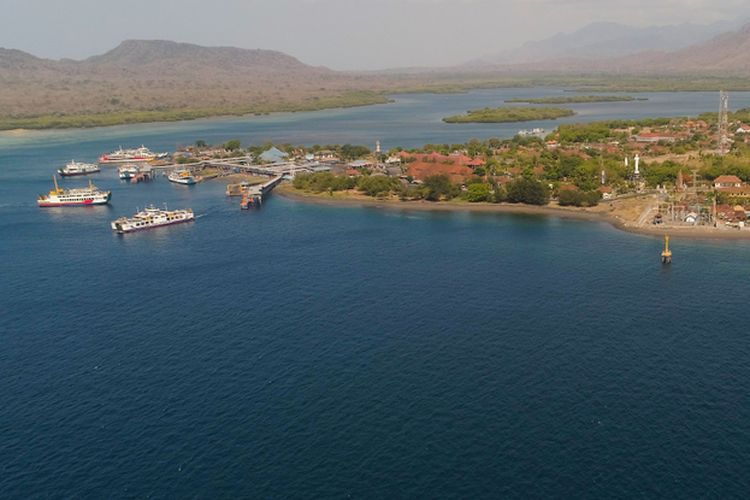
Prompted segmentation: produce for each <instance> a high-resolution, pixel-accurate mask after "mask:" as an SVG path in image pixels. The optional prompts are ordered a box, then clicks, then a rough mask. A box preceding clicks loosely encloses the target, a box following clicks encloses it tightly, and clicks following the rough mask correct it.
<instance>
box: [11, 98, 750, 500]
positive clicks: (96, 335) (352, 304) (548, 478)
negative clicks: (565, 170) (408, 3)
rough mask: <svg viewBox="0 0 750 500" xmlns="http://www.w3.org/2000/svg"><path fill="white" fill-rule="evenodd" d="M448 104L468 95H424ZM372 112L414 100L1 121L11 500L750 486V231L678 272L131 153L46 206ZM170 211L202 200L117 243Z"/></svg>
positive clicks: (543, 223)
mask: <svg viewBox="0 0 750 500" xmlns="http://www.w3.org/2000/svg"><path fill="white" fill-rule="evenodd" d="M497 92H501V91H497ZM504 92H506V93H516V94H519V93H522V92H521V91H520V90H512V91H511V90H507V91H504ZM469 96H473V97H474V99H475V102H473V103H468V104H470V105H472V106H473V105H477V104H481V103H482V102H484V101H483V99H484V98H485V96H486V93H484V92H483V93H475V94H470V95H469ZM669 96H672V98H673V99H677V100H678V101H679V99H681V98H682V97H681V96H683V94H665V95H663V96H662V97H661V98H664V99H667V100H668V98H669ZM713 97H714V96H713V95H706V97H705V103H704V104H705V106H706V107H707V109H705V110H707V111H710V110H711V109H712V107H713ZM444 98H445V99H448V100H451V99H459V98H462V99H467V98H468V97H467V96H466V95H464V96H447V97H445V96H409V97H408V98H407V99H408V100H409V101H408V102H412V101H411V100H413V101H416V102H425V100H429V99H432V100H434V101H433V102H434V103H435V106H436V107H441V106H444V107H445V106H448V105H447V104H445V102H444V101H443V100H442V99H444ZM693 98H694V99H695V96H693ZM408 102H407V103H406V104H404V103H397V104H395V105H393V108H399V109H400V110H401V111H400V112H401V114H402V116H407V115H409V113H410V111H409V110H410V109H412V108H409V104H408ZM630 104H635V105H639V104H638V103H630ZM425 106H426V105H425ZM602 106H607V107H608V106H613V104H611V103H610V104H606V105H602ZM696 106H697V105H696ZM425 109H426V107H425ZM368 112H369V113H375V114H376V115H377V114H378V113H386V112H387V113H393V114H394V116H396V114H397V113H396V111H393V110H392V108H388V106H383V107H375V108H367V109H362V110H346V111H337V112H323V113H320V114H313V115H294V117H284V118H283V120H291V121H288V122H284V121H283V120H282V118H278V117H270V118H268V122H265V121H263V120H257V119H246V121H244V122H243V121H242V120H215V121H203V122H201V123H200V124H198V123H197V122H193V123H190V124H169V125H164V126H163V129H162V128H161V127H160V126H137V127H118V128H117V129H102V130H90V131H70V132H54V133H51V132H50V133H41V134H38V135H31V136H22V137H20V138H19V137H15V136H13V137H11V136H7V135H6V136H4V137H3V139H2V140H4V141H5V143H3V142H2V141H0V255H1V256H2V258H1V259H0V279H1V280H2V281H1V283H2V287H1V288H0V374H1V376H0V497H1V498H40V497H52V498H120V497H128V498H132V497H134V498H144V497H156V498H183V497H195V498H214V497H228V498H236V497H255V498H298V497H303V498H308V497H333V498H345V497H355V498H358V497H359V498H361V497H380V498H384V497H385V498H390V497H410V498H432V497H461V498H476V497H489V498H498V497H519V498H528V497H539V496H545V497H549V496H552V497H563V498H570V497H576V498H577V497H594V498H596V497H656V496H661V497H678V498H731V497H737V498H739V497H746V496H747V494H748V492H749V491H750V476H748V474H747V471H748V470H750V329H749V328H748V321H749V320H750V313H748V286H747V284H748V283H749V282H750V266H748V259H749V258H750V242H700V241H693V242H691V241H684V240H679V239H678V240H676V241H674V252H675V262H674V264H673V265H672V266H671V267H668V268H665V267H662V266H661V265H660V263H659V252H660V247H661V241H660V240H659V239H657V238H651V237H644V236H638V235H633V234H627V233H623V232H620V231H617V230H615V229H613V228H612V227H610V226H608V225H606V224H598V223H591V222H578V221H563V220H559V219H555V218H541V217H531V216H516V215H498V214H469V213H452V214H445V213H434V214H433V213H412V212H400V211H383V210H377V209H368V208H336V207H321V206H313V205H306V204H302V203H298V202H295V201H290V200H288V199H284V198H281V197H279V196H275V197H271V198H270V199H269V201H268V203H267V204H266V205H265V206H264V207H263V209H262V210H261V211H257V212H256V211H250V212H241V211H240V210H239V208H238V206H237V203H236V200H234V201H231V202H230V201H229V200H228V199H226V198H225V196H224V185H223V184H221V183H206V184H202V185H198V186H194V187H185V186H177V185H174V184H171V183H168V182H166V181H165V180H164V179H160V180H157V181H155V182H153V183H150V184H139V185H130V184H124V183H120V181H119V180H117V179H116V175H115V169H113V168H111V167H109V168H106V169H105V170H104V171H103V173H102V174H100V175H98V176H95V177H93V178H94V179H95V181H96V183H97V184H98V185H100V186H101V187H103V188H110V189H112V190H113V193H114V194H113V201H112V205H111V206H110V207H88V208H81V209H47V210H42V209H39V208H37V207H36V206H35V197H36V195H37V194H38V193H40V192H43V191H45V190H46V189H48V188H49V185H50V184H51V178H50V177H51V174H52V172H53V171H54V169H55V168H57V167H59V166H60V165H61V163H64V162H65V161H66V160H69V159H70V158H73V157H75V158H76V159H82V160H86V159H94V158H95V157H96V156H97V155H98V154H99V153H101V152H105V151H108V150H111V149H114V148H116V147H117V146H118V145H120V143H122V145H123V146H126V147H127V146H131V145H140V143H142V142H143V143H145V144H146V145H147V146H151V147H152V148H154V149H163V148H171V147H174V145H175V144H180V143H189V142H192V141H193V140H195V139H196V138H208V139H211V140H226V139H229V138H232V137H235V136H238V135H241V134H245V135H242V138H243V141H246V144H247V143H249V142H250V141H251V140H255V139H254V138H256V137H258V134H267V136H268V138H271V139H274V138H276V135H275V134H276V131H277V130H282V129H285V127H284V125H283V123H290V124H291V125H290V126H289V127H288V129H289V130H290V131H289V132H288V134H289V135H288V136H284V139H285V140H290V141H293V142H304V143H310V142H317V141H313V140H311V137H319V136H325V137H327V136H329V135H330V137H331V142H357V140H358V139H359V138H360V137H364V136H365V135H367V136H372V137H373V138H377V136H378V135H379V133H378V130H377V125H374V126H373V127H375V128H373V129H372V130H366V131H365V130H364V129H365V128H366V124H362V125H361V127H362V131H359V130H358V128H357V127H356V126H355V125H352V131H351V134H347V132H346V130H345V129H346V126H347V124H348V123H350V122H349V119H350V117H351V116H352V115H351V114H350V113H354V114H355V115H356V114H357V113H360V114H362V115H361V116H363V117H367V116H368V115H367V113H368ZM601 112H602V113H605V111H601ZM337 113H340V120H339V121H337V120H336V119H335V116H337ZM437 114H442V112H439V113H437ZM673 114H682V113H679V112H677V111H675V113H673ZM364 119H365V118H362V120H364ZM280 120H281V121H280ZM294 120H298V121H294ZM266 123H270V124H272V126H270V125H269V127H268V128H263V127H264V126H265V125H264V124H266ZM326 123H329V124H331V125H330V126H326ZM351 123H355V122H351ZM425 123H426V124H425V125H424V127H425V128H424V129H418V128H415V129H414V130H413V133H412V135H411V136H406V137H405V141H419V140H421V139H422V137H423V135H426V134H429V133H430V127H432V126H433V125H430V124H429V123H427V122H425ZM435 126H439V127H441V125H435ZM276 127H278V128H276ZM297 129H299V130H302V132H299V133H297V132H294V130H297ZM243 130H244V131H246V132H242V131H243ZM295 134H297V135H295ZM335 134H340V138H339V139H337V140H334V139H333V137H334V135H335ZM29 137H33V138H34V139H33V140H32V139H29ZM277 140H280V139H277ZM461 140H464V137H457V138H456V139H455V140H450V141H449V142H458V141H461ZM423 142H431V141H427V140H425V141H423ZM434 142H438V141H434ZM440 142H443V141H442V140H441V141H440ZM64 182H65V184H66V185H76V184H81V183H83V182H84V181H80V180H66V181H64ZM151 202H153V203H156V204H161V203H164V202H166V203H168V204H169V206H170V207H174V208H178V207H187V206H189V207H192V208H193V209H194V210H195V211H196V213H198V214H201V215H202V216H201V217H200V218H199V219H198V220H197V221H196V222H195V223H194V224H190V225H180V226H174V227H171V228H164V229H161V230H158V231H152V232H144V233H137V234H131V235H126V236H125V237H123V236H117V235H114V234H112V233H111V231H110V229H109V221H110V220H112V219H114V218H116V217H118V216H121V215H127V214H131V213H132V212H134V211H135V209H136V207H142V206H143V205H145V204H146V203H151Z"/></svg>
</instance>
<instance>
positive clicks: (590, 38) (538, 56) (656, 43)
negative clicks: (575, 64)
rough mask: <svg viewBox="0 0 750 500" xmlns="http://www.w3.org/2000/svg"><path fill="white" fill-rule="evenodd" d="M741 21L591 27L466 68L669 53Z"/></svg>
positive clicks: (556, 36) (601, 23) (592, 25)
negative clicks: (656, 51) (653, 52)
mask: <svg viewBox="0 0 750 500" xmlns="http://www.w3.org/2000/svg"><path fill="white" fill-rule="evenodd" d="M742 25H743V21H720V22H716V23H712V24H706V25H701V24H689V23H685V24H679V25H668V26H647V27H634V26H628V25H624V24H619V23H612V22H597V23H591V24H588V25H586V26H584V27H583V28H581V29H579V30H577V31H574V32H572V33H558V34H556V35H554V36H551V37H549V38H545V39H543V40H536V41H529V42H526V43H524V44H523V45H521V46H520V47H516V48H513V49H506V50H503V51H501V52H498V53H496V54H493V55H490V56H487V57H483V58H479V59H476V60H474V61H472V62H471V63H469V64H473V65H487V64H528V63H534V62H540V61H548V60H553V59H559V58H564V59H603V58H612V57H622V56H627V55H632V54H637V53H639V52H645V51H653V50H660V51H673V50H679V49H683V48H685V47H689V46H691V45H695V44H699V43H703V42H706V41H708V40H710V39H711V38H713V37H715V36H717V35H720V34H722V33H726V32H729V31H732V30H735V29H738V28H740V27H741V26H742Z"/></svg>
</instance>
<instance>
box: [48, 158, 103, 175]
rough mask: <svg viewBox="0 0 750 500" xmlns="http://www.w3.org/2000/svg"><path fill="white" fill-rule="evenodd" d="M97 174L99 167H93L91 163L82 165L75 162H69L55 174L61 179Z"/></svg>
mask: <svg viewBox="0 0 750 500" xmlns="http://www.w3.org/2000/svg"><path fill="white" fill-rule="evenodd" d="M97 172H101V169H100V168H99V165H95V164H93V163H83V162H79V161H75V160H71V162H70V163H68V164H67V165H65V166H64V167H63V168H60V169H58V170H57V173H58V174H60V175H61V176H63V177H73V176H76V175H88V174H95V173H97Z"/></svg>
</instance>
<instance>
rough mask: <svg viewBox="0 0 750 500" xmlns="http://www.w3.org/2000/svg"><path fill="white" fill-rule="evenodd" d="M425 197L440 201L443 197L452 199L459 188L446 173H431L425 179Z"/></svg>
mask: <svg viewBox="0 0 750 500" xmlns="http://www.w3.org/2000/svg"><path fill="white" fill-rule="evenodd" d="M424 188H425V192H426V194H425V199H427V200H430V201H439V200H440V199H441V198H445V199H447V200H450V199H451V198H453V197H454V196H456V193H457V191H458V189H457V188H456V186H454V185H453V183H452V182H451V180H450V177H448V176H447V175H445V174H439V175H431V176H429V177H427V178H426V179H425V180H424Z"/></svg>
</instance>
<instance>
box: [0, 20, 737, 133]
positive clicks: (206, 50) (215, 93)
mask: <svg viewBox="0 0 750 500" xmlns="http://www.w3.org/2000/svg"><path fill="white" fill-rule="evenodd" d="M726 26H728V25H727V24H713V25H708V26H702V27H701V26H696V25H681V26H679V27H660V28H648V29H632V28H628V27H625V26H622V25H613V24H601V23H599V24H595V25H592V26H589V27H587V28H584V29H582V30H579V31H578V32H575V33H572V34H568V35H556V36H555V37H552V38H549V39H547V40H542V41H539V42H534V43H528V44H525V45H524V46H523V47H521V48H520V49H518V50H516V51H515V52H512V53H511V52H508V53H505V55H503V56H502V57H500V56H497V57H494V58H491V59H490V60H481V61H479V60H476V61H474V62H473V63H472V64H467V65H463V66H460V67H446V68H432V69H430V70H419V71H415V70H410V71H406V70H402V71H394V70H391V71H384V72H367V73H352V72H338V71H333V70H331V69H328V68H324V67H316V66H310V65H307V64H304V63H303V62H301V61H299V60H298V59H296V58H294V57H292V56H290V55H287V54H284V53H281V52H277V51H273V50H248V49H239V48H234V47H203V46H199V45H194V44H188V43H177V42H171V41H163V40H128V41H124V42H122V43H121V44H120V45H119V46H117V47H116V48H114V49H112V50H110V51H109V52H106V53H104V54H101V55H97V56H93V57H89V58H88V59H84V60H80V61H77V60H71V59H62V60H50V59H43V58H39V57H36V56H33V55H31V54H28V53H25V52H22V51H20V50H15V49H4V48H0V122H3V123H0V128H2V127H5V128H7V127H13V126H27V125H26V124H25V123H21V124H18V120H19V119H26V118H29V117H55V116H73V115H75V116H81V115H103V114H108V115H111V114H117V113H130V114H132V113H134V112H139V113H140V112H145V113H147V114H148V113H151V114H148V115H143V116H138V117H132V116H131V117H129V118H127V120H131V121H149V120H153V119H182V118H188V117H198V116H211V115H217V114H232V113H249V112H256V113H262V112H269V111H296V110H310V109H322V108H329V107H339V106H352V105H362V104H373V103H377V102H385V101H387V97H386V96H385V94H386V93H388V92H395V91H406V90H424V89H433V90H442V91H450V90H459V89H462V88H469V87H472V86H502V85H504V84H515V85H518V84H523V83H524V82H532V83H534V84H538V83H539V80H534V78H536V77H537V76H538V75H545V76H550V75H551V77H552V78H557V80H555V84H557V85H565V83H564V82H565V78H566V75H572V74H574V75H576V76H578V75H595V77H597V78H604V79H606V78H609V79H610V80H611V78H612V76H613V75H617V78H621V77H622V75H630V76H638V77H640V76H647V77H649V76H651V77H660V76H667V77H669V76H679V77H680V78H681V79H682V81H686V80H685V79H688V80H689V79H690V78H691V77H693V78H694V79H695V80H696V81H697V80H698V79H699V78H702V77H706V76H710V77H712V78H719V77H733V78H736V77H740V78H741V79H745V78H750V24H748V25H745V26H741V27H739V28H738V29H734V30H731V31H726V32H722V33H719V34H716V35H715V34H714V32H715V31H717V30H720V29H723V28H725V27H726ZM690 42H694V43H690ZM686 44H687V45H686ZM503 58H504V59H503ZM500 60H502V61H504V62H498V61H500ZM568 81H569V80H568ZM735 81H737V80H735ZM739 81H743V80H739ZM561 82H563V83H561ZM166 112H171V113H173V114H172V116H171V117H169V116H163V115H164V113H166ZM175 112H177V114H174V113H175ZM154 113H161V114H162V115H160V116H158V117H157V116H155V115H154ZM123 120H125V119H124V118H123ZM29 126H30V125H29ZM45 126H62V125H59V124H58V123H52V124H50V123H49V121H48V122H47V124H46V125H45ZM69 126H70V125H69Z"/></svg>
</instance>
